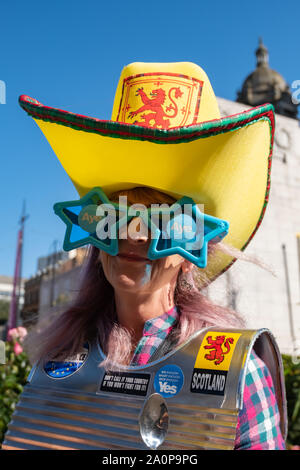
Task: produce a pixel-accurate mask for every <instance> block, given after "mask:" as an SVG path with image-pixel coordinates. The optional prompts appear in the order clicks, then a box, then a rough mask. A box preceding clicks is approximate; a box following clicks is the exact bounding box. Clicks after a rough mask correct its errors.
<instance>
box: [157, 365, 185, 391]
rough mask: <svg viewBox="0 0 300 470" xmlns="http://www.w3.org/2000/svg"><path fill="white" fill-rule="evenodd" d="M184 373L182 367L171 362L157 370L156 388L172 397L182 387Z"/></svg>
mask: <svg viewBox="0 0 300 470" xmlns="http://www.w3.org/2000/svg"><path fill="white" fill-rule="evenodd" d="M183 382H184V375H183V372H182V370H181V369H180V367H178V366H176V365H175V364H169V365H166V366H164V367H162V368H161V369H159V371H157V373H156V374H155V377H154V389H155V391H156V392H157V393H160V395H162V396H163V397H166V398H170V397H174V396H175V395H177V393H179V392H180V390H181V389H182V386H183Z"/></svg>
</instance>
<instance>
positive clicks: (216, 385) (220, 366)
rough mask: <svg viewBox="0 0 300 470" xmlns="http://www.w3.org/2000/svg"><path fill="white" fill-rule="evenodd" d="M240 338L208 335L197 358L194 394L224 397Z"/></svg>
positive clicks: (220, 334) (214, 334) (211, 333)
mask: <svg viewBox="0 0 300 470" xmlns="http://www.w3.org/2000/svg"><path fill="white" fill-rule="evenodd" d="M240 336H241V333H224V332H214V331H209V332H208V333H206V335H205V337H204V338H203V341H202V343H201V346H200V348H199V351H198V354H197V357H196V362H195V366H194V371H193V375H192V381H191V387H190V390H191V392H192V393H205V394H212V395H224V392H225V386H226V379H227V372H228V370H229V367H230V364H231V360H232V356H233V353H234V350H235V347H236V345H237V342H238V339H239V337H240Z"/></svg>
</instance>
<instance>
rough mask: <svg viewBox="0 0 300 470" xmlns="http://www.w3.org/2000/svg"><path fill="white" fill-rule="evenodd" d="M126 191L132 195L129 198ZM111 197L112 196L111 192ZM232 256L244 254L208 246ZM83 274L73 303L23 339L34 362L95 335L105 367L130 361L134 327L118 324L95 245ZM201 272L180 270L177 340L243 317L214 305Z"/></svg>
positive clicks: (158, 198) (238, 323) (160, 197)
mask: <svg viewBox="0 0 300 470" xmlns="http://www.w3.org/2000/svg"><path fill="white" fill-rule="evenodd" d="M124 194H126V195H127V196H128V199H129V203H130V204H134V203H136V202H141V203H143V204H145V205H146V203H147V202H148V203H149V201H150V202H151V203H154V202H156V203H165V202H167V203H173V202H174V200H173V198H171V197H169V196H167V195H165V194H163V193H160V192H159V191H156V190H152V189H150V188H134V189H131V190H127V191H122V192H118V193H115V196H114V197H115V198H116V196H117V195H118V196H119V195H124ZM129 196H130V197H129ZM111 199H112V200H113V197H111ZM219 250H221V251H222V252H223V253H225V254H228V255H231V256H232V257H233V258H241V259H246V260H250V261H254V262H257V261H256V260H252V259H248V258H247V257H246V256H245V255H244V254H243V253H242V252H240V251H239V250H236V249H234V248H231V247H229V246H227V245H225V244H224V243H218V244H217V245H211V246H210V245H209V253H211V252H215V256H218V251H219ZM81 277H82V279H81V285H80V289H79V291H78V294H77V296H76V298H75V300H74V301H73V303H72V304H71V305H70V306H69V308H67V310H66V311H65V312H64V313H62V314H61V315H60V316H58V317H56V318H54V320H53V321H52V322H51V324H50V325H47V326H46V327H42V326H41V325H38V327H37V328H36V330H35V331H32V332H30V334H29V335H28V336H27V340H26V345H25V346H26V349H27V352H28V353H29V357H30V359H31V360H32V361H36V360H39V359H43V360H46V359H47V358H52V359H58V358H59V359H61V360H62V359H66V358H67V357H71V356H73V355H74V354H76V353H78V352H79V351H80V350H81V348H82V346H83V344H84V343H85V342H86V341H93V340H95V339H97V338H98V339H99V341H100V344H101V347H102V350H103V351H104V353H105V354H106V360H105V361H104V362H103V363H102V365H103V366H108V365H110V366H111V365H112V364H128V363H129V362H130V358H131V355H132V351H133V350H134V346H135V345H134V344H133V342H132V332H130V331H129V330H128V329H125V328H124V327H122V326H121V325H119V323H118V319H117V314H116V309H115V301H114V290H113V287H112V286H111V284H110V283H109V282H108V280H107V279H106V277H105V275H104V272H103V269H102V265H101V262H100V256H99V250H98V249H97V248H95V247H93V246H90V248H89V250H88V254H87V259H86V261H85V263H84V265H83V270H82V276H81ZM197 277H198V280H199V278H200V279H201V281H202V282H203V281H205V279H203V273H201V271H200V270H198V269H194V270H193V272H191V273H188V274H183V273H182V272H180V273H179V275H178V278H177V284H176V289H175V295H174V301H175V305H176V306H177V307H178V309H179V311H180V316H179V324H178V327H177V330H176V331H177V338H176V339H177V344H181V343H183V342H185V341H186V340H187V339H188V338H189V337H190V336H191V335H192V334H193V333H195V332H196V331H198V330H200V329H201V328H204V327H207V326H219V327H233V328H239V327H244V326H245V323H244V320H243V318H242V317H241V316H240V315H239V314H238V313H237V312H235V311H233V310H231V309H230V308H227V307H223V306H219V305H216V304H215V303H213V302H212V301H210V300H209V299H208V298H207V297H206V296H205V295H204V294H203V293H202V291H201V289H199V288H198V287H197V284H198V282H197Z"/></svg>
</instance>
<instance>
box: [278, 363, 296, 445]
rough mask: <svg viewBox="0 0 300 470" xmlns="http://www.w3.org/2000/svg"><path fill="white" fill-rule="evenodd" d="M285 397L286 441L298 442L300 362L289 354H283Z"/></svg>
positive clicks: (292, 443) (290, 442) (294, 443)
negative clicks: (286, 416)
mask: <svg viewBox="0 0 300 470" xmlns="http://www.w3.org/2000/svg"><path fill="white" fill-rule="evenodd" d="M282 359H283V365H284V376H285V387H286V399H287V405H288V420H289V430H288V439H287V440H288V443H289V444H291V445H299V444H300V364H297V363H295V362H294V361H293V359H292V357H291V356H287V355H283V356H282Z"/></svg>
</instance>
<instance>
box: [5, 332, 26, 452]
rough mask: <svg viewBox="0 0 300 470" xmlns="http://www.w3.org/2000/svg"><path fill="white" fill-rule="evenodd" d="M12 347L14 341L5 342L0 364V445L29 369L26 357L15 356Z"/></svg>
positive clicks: (22, 355)
mask: <svg viewBox="0 0 300 470" xmlns="http://www.w3.org/2000/svg"><path fill="white" fill-rule="evenodd" d="M14 346H15V342H14V341H10V342H6V345H5V349H6V363H5V364H0V443H1V442H2V441H3V438H4V434H5V432H6V430H7V425H8V423H9V422H10V420H11V415H12V413H13V411H14V409H15V406H16V403H17V401H18V399H19V395H20V393H21V392H22V391H23V387H24V385H25V384H26V379H27V376H28V374H29V372H30V369H31V365H30V363H29V360H28V358H27V355H26V354H25V353H24V352H22V353H20V354H18V355H17V354H15V353H14Z"/></svg>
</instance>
